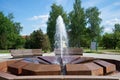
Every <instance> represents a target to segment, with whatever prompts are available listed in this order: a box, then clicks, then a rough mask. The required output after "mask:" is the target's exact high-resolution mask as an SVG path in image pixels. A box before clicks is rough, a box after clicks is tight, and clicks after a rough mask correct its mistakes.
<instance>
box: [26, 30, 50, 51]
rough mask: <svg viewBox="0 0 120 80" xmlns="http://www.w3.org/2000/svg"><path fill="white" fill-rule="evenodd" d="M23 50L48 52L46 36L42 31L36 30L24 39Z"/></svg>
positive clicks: (48, 46) (48, 45) (48, 44)
mask: <svg viewBox="0 0 120 80" xmlns="http://www.w3.org/2000/svg"><path fill="white" fill-rule="evenodd" d="M25 48H28V49H42V50H50V43H49V39H48V36H47V35H44V34H43V32H42V30H41V29H40V30H36V31H33V32H32V33H31V35H30V36H29V37H27V38H26V43H25Z"/></svg>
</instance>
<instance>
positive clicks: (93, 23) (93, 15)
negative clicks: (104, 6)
mask: <svg viewBox="0 0 120 80" xmlns="http://www.w3.org/2000/svg"><path fill="white" fill-rule="evenodd" d="M99 15H100V12H99V9H98V8H97V7H90V8H88V9H87V10H86V22H87V25H88V29H89V36H90V37H91V41H96V40H99V38H100V35H101V32H102V30H103V27H100V23H101V21H102V19H101V18H100V17H99Z"/></svg>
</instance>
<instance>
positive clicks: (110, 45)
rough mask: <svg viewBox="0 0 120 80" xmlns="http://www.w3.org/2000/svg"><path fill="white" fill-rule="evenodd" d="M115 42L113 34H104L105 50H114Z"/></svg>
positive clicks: (103, 43)
mask: <svg viewBox="0 0 120 80" xmlns="http://www.w3.org/2000/svg"><path fill="white" fill-rule="evenodd" d="M114 43H115V41H114V37H113V34H108V33H106V34H104V35H103V38H102V45H103V47H104V48H105V49H114V48H115V46H116V45H115V44H114Z"/></svg>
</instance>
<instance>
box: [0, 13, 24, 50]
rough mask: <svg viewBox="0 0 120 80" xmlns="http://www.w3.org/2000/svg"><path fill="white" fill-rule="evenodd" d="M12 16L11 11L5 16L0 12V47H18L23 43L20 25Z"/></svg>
mask: <svg viewBox="0 0 120 80" xmlns="http://www.w3.org/2000/svg"><path fill="white" fill-rule="evenodd" d="M13 18H14V17H13V15H12V13H10V14H8V16H5V15H4V14H3V12H0V49H10V48H20V47H22V46H23V44H24V40H23V39H22V37H21V36H20V31H21V30H22V26H21V25H20V23H19V22H14V20H13Z"/></svg>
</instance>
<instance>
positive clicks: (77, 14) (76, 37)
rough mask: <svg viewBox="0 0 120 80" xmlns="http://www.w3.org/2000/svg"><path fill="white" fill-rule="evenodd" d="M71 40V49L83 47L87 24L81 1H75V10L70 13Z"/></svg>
mask: <svg viewBox="0 0 120 80" xmlns="http://www.w3.org/2000/svg"><path fill="white" fill-rule="evenodd" d="M69 20H70V22H69V23H70V25H69V38H70V46H71V47H80V46H81V45H82V43H80V42H83V40H84V38H85V32H86V27H85V25H86V22H85V14H84V9H83V8H82V7H81V0H75V3H74V6H73V10H72V11H71V12H70V13H69Z"/></svg>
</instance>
